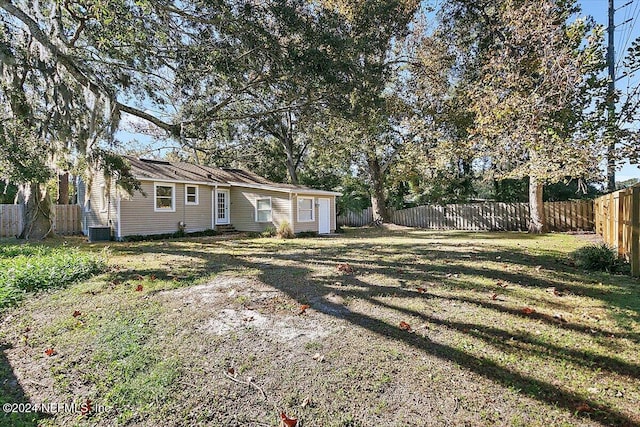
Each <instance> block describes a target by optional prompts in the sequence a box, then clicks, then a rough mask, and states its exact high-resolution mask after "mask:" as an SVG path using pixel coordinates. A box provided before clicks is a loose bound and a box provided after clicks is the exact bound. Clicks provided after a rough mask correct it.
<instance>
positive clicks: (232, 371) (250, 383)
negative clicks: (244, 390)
mask: <svg viewBox="0 0 640 427" xmlns="http://www.w3.org/2000/svg"><path fill="white" fill-rule="evenodd" d="M224 376H225V377H227V378H229V379H230V380H231V381H233V382H234V383H238V384H243V385H248V386H251V387H253V388H255V389H256V390H258V391H259V392H260V394H262V397H264V399H265V400H267V393H265V392H264V390H263V389H262V387H260V386H259V385H257V384H256V383H254V382H253V377H248V378H247V381H240V380H239V379H237V378H236V376H237V375H236V371H235V369H233V368H227V372H225V373H224Z"/></svg>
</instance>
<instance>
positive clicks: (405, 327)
mask: <svg viewBox="0 0 640 427" xmlns="http://www.w3.org/2000/svg"><path fill="white" fill-rule="evenodd" d="M400 329H402V330H403V331H407V332H411V325H410V324H408V323H407V322H400Z"/></svg>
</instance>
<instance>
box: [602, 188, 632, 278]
mask: <svg viewBox="0 0 640 427" xmlns="http://www.w3.org/2000/svg"><path fill="white" fill-rule="evenodd" d="M594 212H595V228H596V233H598V234H599V235H601V236H602V238H603V239H604V241H605V242H606V243H607V244H608V245H610V246H613V247H614V248H616V249H617V251H618V254H619V255H620V256H621V257H624V258H626V259H627V260H628V261H629V262H630V263H631V274H632V275H634V276H640V186H635V187H631V188H627V189H624V190H620V191H616V192H614V193H610V194H607V195H605V196H601V197H598V198H597V199H596V200H595V201H594Z"/></svg>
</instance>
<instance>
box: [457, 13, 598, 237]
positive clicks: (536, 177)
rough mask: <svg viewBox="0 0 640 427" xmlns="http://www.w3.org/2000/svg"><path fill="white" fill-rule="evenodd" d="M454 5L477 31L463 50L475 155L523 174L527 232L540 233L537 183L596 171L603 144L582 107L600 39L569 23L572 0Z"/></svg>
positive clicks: (507, 172) (503, 172)
mask: <svg viewBox="0 0 640 427" xmlns="http://www.w3.org/2000/svg"><path fill="white" fill-rule="evenodd" d="M457 3H458V7H459V9H458V11H459V12H460V15H459V22H464V23H465V24H467V25H468V24H469V23H471V25H472V28H475V31H467V32H466V34H476V35H477V37H478V38H477V39H476V41H475V42H474V43H472V44H467V47H466V48H467V49H472V50H473V51H474V52H475V53H474V55H476V58H477V59H476V62H475V63H474V64H473V65H474V67H476V70H475V77H474V79H473V81H472V83H471V84H470V85H469V87H470V88H471V90H470V91H469V94H470V97H471V111H472V112H473V113H474V115H475V122H474V127H473V133H474V135H473V136H475V138H476V142H477V145H476V146H477V149H478V151H479V155H481V156H486V157H489V158H490V159H491V162H492V164H493V166H494V168H495V170H496V172H497V173H498V174H499V175H500V176H501V177H503V178H521V177H524V176H527V177H529V206H530V211H531V222H530V228H529V231H530V232H532V233H541V232H544V231H545V218H544V210H543V200H542V189H543V184H544V183H554V182H558V181H560V180H563V179H565V178H566V177H575V178H580V177H586V176H589V175H593V174H594V173H597V171H596V170H595V169H596V168H594V165H597V164H598V162H599V160H600V157H599V156H600V155H601V154H602V150H601V147H600V146H599V145H598V144H597V143H596V141H595V140H594V138H593V135H591V134H590V133H589V132H588V131H587V128H586V126H585V125H586V116H585V112H586V111H587V109H588V107H589V106H590V103H591V99H592V98H591V96H590V95H591V90H592V88H594V87H599V86H598V85H597V84H594V82H595V81H596V80H597V79H595V75H596V74H597V73H598V72H599V71H600V69H599V68H598V67H599V65H600V64H601V52H600V51H599V48H600V46H601V44H600V43H598V41H599V40H595V39H594V40H591V41H592V42H593V41H595V42H596V43H587V44H586V46H585V45H584V44H583V42H584V41H585V37H586V36H587V34H588V32H589V30H590V27H589V25H588V23H587V22H586V21H584V20H581V19H577V20H576V21H575V22H573V23H568V22H567V21H568V19H569V18H570V17H571V16H572V15H573V14H574V13H576V12H577V8H576V7H575V3H574V2H572V1H567V2H564V1H553V0H544V1H540V2H536V3H535V4H534V3H532V2H526V1H518V0H504V1H501V2H492V3H490V4H489V3H487V4H484V5H481V4H478V3H473V2H457ZM466 13H470V14H471V15H473V20H472V21H471V22H470V21H465V20H464V16H465V14H466ZM478 25H481V28H482V30H481V31H479V30H478V28H479V27H478ZM465 37H468V35H467V36H465Z"/></svg>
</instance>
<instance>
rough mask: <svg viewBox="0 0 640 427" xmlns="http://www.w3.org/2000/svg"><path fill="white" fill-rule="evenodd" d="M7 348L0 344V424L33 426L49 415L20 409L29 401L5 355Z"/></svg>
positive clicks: (19, 426)
mask: <svg viewBox="0 0 640 427" xmlns="http://www.w3.org/2000/svg"><path fill="white" fill-rule="evenodd" d="M8 348H9V347H6V346H4V345H0V404H2V407H3V410H2V413H0V425H3V426H15V427H32V426H34V427H35V426H37V425H38V421H39V420H42V419H45V418H49V417H50V415H48V414H44V413H41V412H25V411H23V410H22V408H24V407H25V406H24V405H25V404H27V405H28V404H30V402H29V399H28V398H27V396H26V395H25V393H24V390H23V389H22V386H21V385H20V382H19V381H18V378H17V377H16V375H15V373H14V372H13V368H12V367H11V364H10V363H9V360H8V359H7V356H6V355H5V351H6V350H7V349H8ZM5 405H8V406H9V409H10V410H9V411H7V410H6V409H7V408H5Z"/></svg>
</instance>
